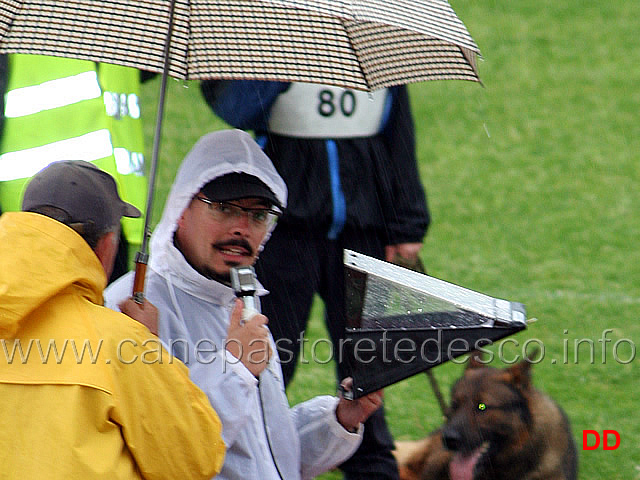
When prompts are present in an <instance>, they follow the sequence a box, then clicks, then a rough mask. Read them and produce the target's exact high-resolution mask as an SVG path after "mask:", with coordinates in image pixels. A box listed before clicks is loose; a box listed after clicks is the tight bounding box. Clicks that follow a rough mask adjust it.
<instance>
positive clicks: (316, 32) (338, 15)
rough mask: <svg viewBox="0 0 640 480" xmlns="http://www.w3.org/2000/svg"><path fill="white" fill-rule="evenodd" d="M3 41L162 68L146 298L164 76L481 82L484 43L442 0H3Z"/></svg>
mask: <svg viewBox="0 0 640 480" xmlns="http://www.w3.org/2000/svg"><path fill="white" fill-rule="evenodd" d="M0 53H30V54H41V55H52V56H64V57H70V58H77V59H84V60H91V61H96V62H105V63H115V64H119V65H123V66H129V67H134V68H138V69H141V70H147V71H151V72H156V73H159V72H162V74H163V75H162V83H161V90H160V97H159V101H158V115H157V122H156V130H155V139H154V145H153V155H152V160H151V168H150V174H149V184H150V185H149V194H148V198H147V206H146V214H145V228H144V234H143V239H142V246H141V251H140V252H139V253H138V255H137V257H136V280H135V281H134V298H136V299H138V300H139V301H142V298H143V293H142V292H143V287H144V273H145V269H146V262H147V258H148V254H147V244H148V237H149V226H150V218H149V217H150V214H151V208H152V202H153V192H154V183H155V172H156V166H157V158H158V151H159V142H160V136H161V125H162V112H163V107H164V96H165V89H166V81H167V77H168V76H173V77H176V78H182V79H188V80H191V79H210V78H217V79H256V80H281V81H291V82H315V83H321V84H327V85H337V86H342V87H347V88H356V89H361V90H374V89H377V88H382V87H387V86H392V85H398V84H406V83H411V82H420V81H427V80H447V79H459V80H471V81H476V82H479V77H478V73H477V68H476V57H477V55H478V54H479V49H478V47H477V46H476V44H475V42H474V41H473V39H472V38H471V36H470V35H469V33H468V31H467V29H466V28H465V26H464V25H463V23H462V22H461V21H460V20H459V18H458V17H457V16H456V14H455V12H454V11H453V9H452V8H451V6H450V5H449V4H448V3H447V1H446V0H367V1H366V2H365V1H363V0H190V1H188V0H23V1H20V0H1V1H0Z"/></svg>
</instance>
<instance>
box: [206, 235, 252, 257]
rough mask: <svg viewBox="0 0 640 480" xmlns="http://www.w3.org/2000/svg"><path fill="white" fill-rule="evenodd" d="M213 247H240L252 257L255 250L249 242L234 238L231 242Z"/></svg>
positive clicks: (216, 244) (215, 244) (224, 242)
mask: <svg viewBox="0 0 640 480" xmlns="http://www.w3.org/2000/svg"><path fill="white" fill-rule="evenodd" d="M213 247H214V248H225V247H240V248H244V249H245V250H246V251H247V252H249V255H251V256H253V255H254V251H253V248H251V245H249V242H247V241H246V240H245V239H244V238H232V239H230V240H226V241H223V242H218V243H214V244H213Z"/></svg>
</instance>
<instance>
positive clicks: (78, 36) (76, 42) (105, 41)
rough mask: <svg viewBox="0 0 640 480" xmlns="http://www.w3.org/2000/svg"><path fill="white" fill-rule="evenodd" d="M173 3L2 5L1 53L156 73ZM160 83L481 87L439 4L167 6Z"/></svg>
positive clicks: (107, 0) (460, 34) (228, 1)
mask: <svg viewBox="0 0 640 480" xmlns="http://www.w3.org/2000/svg"><path fill="white" fill-rule="evenodd" d="M171 3H172V2H171V0H59V1H58V0H24V1H19V0H2V1H1V2H0V53H33V54H42V55H53V56H64V57H71V58H78V59H85V60H93V61H98V62H106V63H116V64H119V65H125V66H130V67H135V68H139V69H143V70H148V71H151V72H162V71H163V65H164V61H165V54H164V46H165V40H166V38H167V34H168V32H169V31H170V28H169V25H170V11H171ZM170 45H171V47H170V51H169V53H170V55H169V65H168V73H169V75H171V76H173V77H176V78H182V79H209V78H217V79H263V80H282V81H296V82H313V83H321V84H326V85H337V86H341V87H348V88H355V89H361V90H375V89H378V88H382V87H388V86H391V85H398V84H406V83H411V82H421V81H426V80H446V79H460V80H471V81H479V78H478V74H477V69H476V57H477V55H478V54H479V50H478V47H477V46H476V44H475V42H474V41H473V39H472V38H471V36H470V35H469V32H468V31H467V29H466V28H465V26H464V24H463V23H462V22H461V21H460V19H459V18H458V17H457V16H456V14H455V12H454V11H453V9H452V8H451V6H450V5H449V3H447V1H446V0H366V1H365V0H190V1H189V0H175V8H174V12H173V29H172V33H171V37H170Z"/></svg>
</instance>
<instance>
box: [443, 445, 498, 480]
mask: <svg viewBox="0 0 640 480" xmlns="http://www.w3.org/2000/svg"><path fill="white" fill-rule="evenodd" d="M488 449H489V443H488V442H484V443H483V444H482V445H480V446H479V447H478V448H476V449H475V450H472V451H471V452H455V454H454V455H453V458H452V459H451V463H450V464H449V477H451V480H473V473H474V469H475V467H476V465H477V464H478V460H480V458H481V457H482V455H484V454H485V453H486V451H487V450H488Z"/></svg>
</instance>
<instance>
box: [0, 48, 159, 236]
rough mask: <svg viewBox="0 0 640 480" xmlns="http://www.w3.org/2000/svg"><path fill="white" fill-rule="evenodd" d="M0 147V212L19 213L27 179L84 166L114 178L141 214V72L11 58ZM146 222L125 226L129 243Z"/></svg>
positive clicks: (75, 62) (28, 57) (130, 221)
mask: <svg viewBox="0 0 640 480" xmlns="http://www.w3.org/2000/svg"><path fill="white" fill-rule="evenodd" d="M8 72H9V73H8V75H9V81H8V87H7V94H6V102H5V110H4V116H5V125H4V131H3V134H2V141H1V143H0V208H2V210H3V211H14V210H20V207H21V201H22V190H23V189H24V185H25V183H26V182H27V181H28V179H29V178H30V177H31V176H32V175H34V174H35V173H36V172H38V171H39V170H41V169H42V168H44V167H45V166H46V165H48V164H49V163H51V162H52V161H56V160H76V159H78V160H87V161H91V162H94V163H95V164H96V165H98V166H99V167H100V168H102V169H104V170H106V171H107V172H109V173H110V174H112V175H113V176H114V177H115V179H116V182H117V183H118V188H119V191H120V195H121V197H122V198H123V199H124V200H126V201H128V202H130V203H133V204H134V205H136V206H137V207H138V208H139V209H141V210H142V209H144V207H145V204H146V196H147V180H146V179H145V177H144V157H143V152H144V137H143V131H142V120H141V118H140V106H139V100H138V94H139V83H140V81H139V75H140V73H139V71H138V70H135V69H132V68H126V67H120V66H117V65H110V64H96V63H95V62H90V61H84V60H72V59H67V58H57V57H46V56H41V55H10V56H9V67H8ZM143 222H144V220H143V219H141V218H138V219H130V218H125V219H123V229H124V233H125V235H126V237H127V240H128V241H129V243H130V244H133V245H139V244H140V242H141V240H142V229H143Z"/></svg>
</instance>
